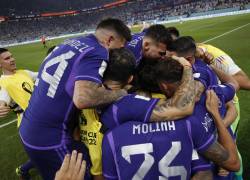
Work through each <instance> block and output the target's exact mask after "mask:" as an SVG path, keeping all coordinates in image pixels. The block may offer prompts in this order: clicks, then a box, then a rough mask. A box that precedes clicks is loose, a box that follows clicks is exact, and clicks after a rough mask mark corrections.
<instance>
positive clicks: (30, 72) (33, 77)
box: [25, 70, 38, 81]
mask: <svg viewBox="0 0 250 180" xmlns="http://www.w3.org/2000/svg"><path fill="white" fill-rule="evenodd" d="M25 71H26V72H27V73H28V74H29V76H30V77H31V79H32V80H33V81H36V78H37V76H38V72H33V71H30V70H25Z"/></svg>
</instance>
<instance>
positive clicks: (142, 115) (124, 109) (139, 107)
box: [117, 95, 159, 124]
mask: <svg viewBox="0 0 250 180" xmlns="http://www.w3.org/2000/svg"><path fill="white" fill-rule="evenodd" d="M158 101H159V99H151V98H147V97H144V96H139V95H129V96H127V97H126V99H124V101H122V103H120V104H119V108H118V112H117V119H118V121H119V123H120V124H122V123H125V122H127V121H140V122H149V120H150V117H151V114H152V111H153V109H154V107H155V105H156V103H157V102H158Z"/></svg>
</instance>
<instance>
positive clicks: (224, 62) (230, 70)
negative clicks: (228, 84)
mask: <svg viewBox="0 0 250 180" xmlns="http://www.w3.org/2000/svg"><path fill="white" fill-rule="evenodd" d="M215 66H216V67H217V68H219V69H221V70H222V71H224V72H225V73H227V74H230V75H234V74H236V73H238V72H239V71H241V68H240V67H239V66H238V65H237V64H235V62H234V61H233V59H232V58H231V57H230V56H228V55H222V56H219V57H217V58H216V59H215Z"/></svg>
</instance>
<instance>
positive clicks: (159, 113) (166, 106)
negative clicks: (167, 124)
mask: <svg viewBox="0 0 250 180" xmlns="http://www.w3.org/2000/svg"><path fill="white" fill-rule="evenodd" d="M195 94H196V91H195V86H194V79H193V71H192V68H191V67H189V66H184V69H183V75H182V80H181V85H180V86H179V87H178V89H177V90H176V92H175V94H174V96H173V97H172V98H170V99H167V100H165V101H163V102H162V101H159V102H158V104H157V105H156V106H155V108H154V110H153V112H152V115H151V118H150V121H164V120H174V119H180V118H182V117H185V116H188V115H191V114H192V113H193V109H194V104H195Z"/></svg>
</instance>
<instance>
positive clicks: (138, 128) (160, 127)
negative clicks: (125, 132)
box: [133, 121, 175, 134]
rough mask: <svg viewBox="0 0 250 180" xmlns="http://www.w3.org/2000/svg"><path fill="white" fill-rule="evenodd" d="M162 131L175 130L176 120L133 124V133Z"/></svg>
mask: <svg viewBox="0 0 250 180" xmlns="http://www.w3.org/2000/svg"><path fill="white" fill-rule="evenodd" d="M160 131H175V123H174V121H168V122H157V123H147V124H139V125H133V134H147V133H155V132H160Z"/></svg>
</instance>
